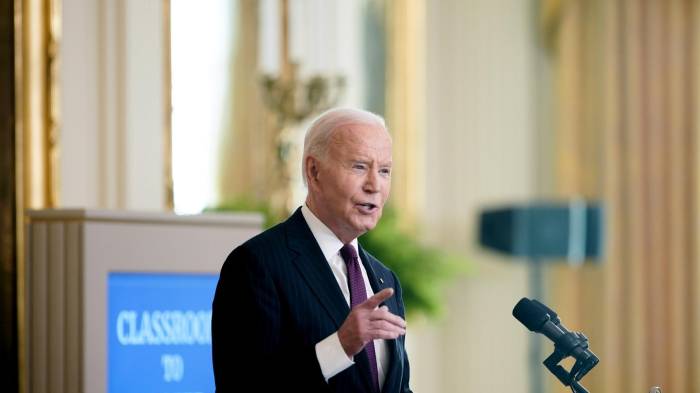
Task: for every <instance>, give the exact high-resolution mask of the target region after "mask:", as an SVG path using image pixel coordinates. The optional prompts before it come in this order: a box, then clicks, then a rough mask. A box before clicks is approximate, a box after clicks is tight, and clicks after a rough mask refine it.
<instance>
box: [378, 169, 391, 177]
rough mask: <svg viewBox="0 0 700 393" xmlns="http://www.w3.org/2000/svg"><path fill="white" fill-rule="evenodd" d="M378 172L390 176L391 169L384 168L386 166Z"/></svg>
mask: <svg viewBox="0 0 700 393" xmlns="http://www.w3.org/2000/svg"><path fill="white" fill-rule="evenodd" d="M379 173H380V174H382V175H383V176H391V169H386V168H385V169H381V170H380V171H379Z"/></svg>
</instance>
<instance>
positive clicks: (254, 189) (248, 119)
mask: <svg viewBox="0 0 700 393" xmlns="http://www.w3.org/2000/svg"><path fill="white" fill-rule="evenodd" d="M258 10H259V7H258V4H257V2H255V1H241V2H239V3H238V7H237V13H236V18H235V25H234V28H235V29H236V34H235V35H234V36H235V37H236V42H235V43H234V45H233V48H234V50H233V51H232V53H231V60H232V61H231V73H230V75H231V77H230V79H229V89H228V99H227V102H226V105H227V106H228V107H229V108H231V110H230V112H229V113H230V116H229V118H228V122H227V123H226V127H225V130H226V131H225V132H224V133H223V134H222V139H221V148H220V150H219V152H218V154H219V157H220V158H219V168H220V169H219V175H218V179H219V180H218V184H219V187H218V201H219V203H221V204H225V203H227V202H231V201H233V200H236V199H239V198H241V197H245V198H250V199H251V200H258V201H267V199H268V197H269V195H270V194H271V193H272V191H273V190H274V187H275V179H276V176H275V170H276V169H277V168H276V167H275V163H276V162H277V158H276V157H275V155H274V141H275V127H274V123H273V118H272V115H270V114H268V112H267V110H266V109H265V107H264V105H263V99H262V90H261V86H260V79H261V75H260V74H259V71H258V63H257V61H258V23H259V16H258ZM300 170H301V169H300Z"/></svg>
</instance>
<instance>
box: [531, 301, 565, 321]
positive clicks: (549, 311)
mask: <svg viewBox="0 0 700 393" xmlns="http://www.w3.org/2000/svg"><path fill="white" fill-rule="evenodd" d="M532 302H533V303H535V304H536V305H538V306H540V307H541V308H542V309H544V310H545V312H546V313H547V314H549V319H550V320H551V321H552V323H553V324H555V325H559V324H560V323H561V321H560V320H559V316H558V315H557V313H556V312H554V310H552V309H551V308H549V307H547V305H546V304H544V303H542V302H540V301H539V300H537V299H532Z"/></svg>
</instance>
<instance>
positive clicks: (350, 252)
mask: <svg viewBox="0 0 700 393" xmlns="http://www.w3.org/2000/svg"><path fill="white" fill-rule="evenodd" d="M340 256H341V257H343V260H344V261H345V263H350V262H352V261H355V260H357V251H355V247H353V246H352V244H350V243H348V244H346V245H344V246H343V248H341V249H340Z"/></svg>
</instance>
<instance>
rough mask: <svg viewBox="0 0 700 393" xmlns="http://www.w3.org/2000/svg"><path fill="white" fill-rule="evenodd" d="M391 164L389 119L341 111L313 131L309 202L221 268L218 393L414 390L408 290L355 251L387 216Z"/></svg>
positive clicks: (216, 311) (307, 169)
mask: <svg viewBox="0 0 700 393" xmlns="http://www.w3.org/2000/svg"><path fill="white" fill-rule="evenodd" d="M391 165H392V155H391V137H390V135H389V133H388V132H387V130H386V127H385V125H384V120H383V119H382V118H381V117H379V116H377V115H375V114H372V113H370V112H366V111H363V110H358V109H350V108H341V109H332V110H330V111H327V112H325V113H324V114H322V115H321V116H319V117H318V118H317V119H316V120H315V121H314V122H313V123H312V124H311V126H310V127H309V129H308V131H307V134H306V138H305V140H304V155H303V162H302V171H303V176H304V181H305V183H306V185H307V187H308V195H307V198H306V203H305V204H304V205H303V206H302V207H300V208H299V209H297V211H296V212H295V213H294V214H293V215H292V216H291V217H290V218H289V219H287V221H285V222H283V223H281V224H279V225H277V226H275V227H273V228H271V229H269V230H267V231H265V232H263V233H262V234H260V235H258V236H256V237H254V238H253V239H251V240H249V241H248V242H246V243H245V244H243V245H241V246H240V247H238V248H236V249H235V250H233V251H232V252H231V254H230V255H229V257H228V258H227V259H226V262H225V263H224V265H223V267H222V269H221V275H220V278H219V283H218V285H217V289H216V295H215V297H214V303H213V315H212V340H213V342H212V344H213V345H212V348H213V360H214V376H215V381H216V387H217V391H220V392H228V391H239V390H241V387H242V386H246V387H250V388H248V389H250V391H255V392H281V391H290V392H297V391H298V392H305V393H309V392H347V393H351V392H352V393H362V392H367V393H379V392H383V393H398V392H401V393H405V392H410V391H411V390H410V387H409V363H408V357H407V355H406V351H405V348H404V337H405V333H406V322H405V321H404V319H403V318H404V313H405V312H404V306H403V300H402V297H401V286H400V284H399V280H398V278H397V277H396V275H395V274H394V273H393V272H392V271H390V270H389V269H387V268H386V266H384V265H382V264H381V263H380V262H379V261H377V260H376V259H375V258H374V257H372V256H371V255H370V254H368V253H367V252H366V251H364V250H363V249H362V247H360V246H359V244H358V243H357V238H358V236H360V235H362V234H363V233H365V232H367V231H369V230H371V229H372V228H374V226H375V225H376V224H377V222H378V221H379V219H380V217H381V215H382V208H383V206H384V203H385V202H386V200H387V198H388V196H389V190H390V188H391ZM397 247H400V245H397Z"/></svg>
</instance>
